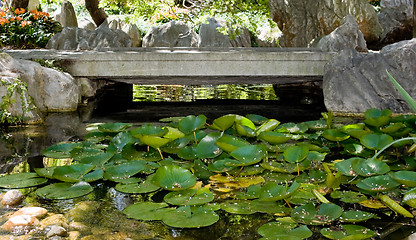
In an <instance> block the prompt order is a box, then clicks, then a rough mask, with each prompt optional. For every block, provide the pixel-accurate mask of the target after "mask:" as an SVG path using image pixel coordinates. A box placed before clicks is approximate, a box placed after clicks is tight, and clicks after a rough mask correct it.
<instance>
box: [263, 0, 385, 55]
mask: <svg viewBox="0 0 416 240" xmlns="http://www.w3.org/2000/svg"><path fill="white" fill-rule="evenodd" d="M270 8H271V16H272V18H273V20H274V21H275V22H276V23H277V25H278V27H279V29H280V30H282V32H283V36H282V39H281V40H280V45H281V46H283V47H306V46H308V44H309V43H310V42H311V41H312V40H313V39H315V38H318V37H321V36H324V35H328V34H329V33H331V32H332V31H333V30H335V28H337V27H338V26H340V25H341V23H342V19H343V18H344V17H345V16H347V15H350V14H351V15H353V16H354V18H355V20H356V21H357V23H358V26H359V28H360V30H361V32H362V33H363V35H364V38H365V40H366V41H367V42H373V41H377V40H378V39H379V37H380V35H381V33H382V28H381V26H380V23H379V22H378V18H377V13H376V11H375V10H374V8H373V7H372V6H371V5H370V4H369V3H368V1H367V0H345V1H340V0H314V1H313V2H311V1H310V0H290V1H287V0H270Z"/></svg>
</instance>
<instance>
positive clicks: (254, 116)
mask: <svg viewBox="0 0 416 240" xmlns="http://www.w3.org/2000/svg"><path fill="white" fill-rule="evenodd" d="M246 118H248V119H250V121H252V122H253V123H254V124H257V125H261V124H263V123H265V122H266V121H267V120H269V119H268V118H266V117H263V116H260V115H258V114H247V115H246Z"/></svg>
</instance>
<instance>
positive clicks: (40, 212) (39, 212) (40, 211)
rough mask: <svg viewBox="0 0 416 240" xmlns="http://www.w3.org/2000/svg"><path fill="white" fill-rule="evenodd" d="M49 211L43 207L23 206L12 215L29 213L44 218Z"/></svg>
mask: <svg viewBox="0 0 416 240" xmlns="http://www.w3.org/2000/svg"><path fill="white" fill-rule="evenodd" d="M47 213H48V210H46V209H45V208H43V207H23V208H21V209H19V210H18V211H16V212H14V213H13V214H12V216H11V217H16V216H19V215H29V216H34V217H35V218H42V217H43V216H45V215H46V214H47Z"/></svg>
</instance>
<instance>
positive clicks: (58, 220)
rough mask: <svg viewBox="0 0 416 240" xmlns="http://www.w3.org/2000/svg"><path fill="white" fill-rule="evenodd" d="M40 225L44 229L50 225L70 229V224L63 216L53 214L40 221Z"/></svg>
mask: <svg viewBox="0 0 416 240" xmlns="http://www.w3.org/2000/svg"><path fill="white" fill-rule="evenodd" d="M40 225H41V226H42V228H45V227H47V226H49V225H58V226H61V227H63V228H66V229H67V228H68V222H67V220H66V218H65V217H64V215H62V214H53V215H51V216H49V217H47V218H45V219H43V220H42V221H40Z"/></svg>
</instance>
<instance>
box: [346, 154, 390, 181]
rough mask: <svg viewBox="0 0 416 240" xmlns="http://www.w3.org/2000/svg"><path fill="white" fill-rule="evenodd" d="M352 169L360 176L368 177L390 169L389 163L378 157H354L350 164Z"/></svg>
mask: <svg viewBox="0 0 416 240" xmlns="http://www.w3.org/2000/svg"><path fill="white" fill-rule="evenodd" d="M351 167H352V169H353V170H354V172H356V173H357V174H358V175H360V176H364V177H369V176H373V175H382V174H385V173H388V172H389V171H390V167H389V165H387V163H385V162H382V161H381V160H378V159H373V158H370V159H366V160H364V159H359V158H356V159H355V160H354V161H353V162H352V164H351Z"/></svg>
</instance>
